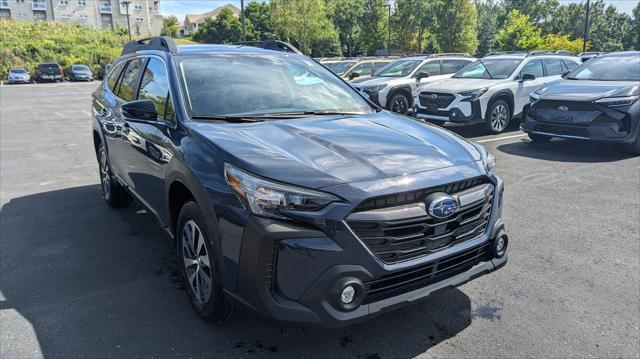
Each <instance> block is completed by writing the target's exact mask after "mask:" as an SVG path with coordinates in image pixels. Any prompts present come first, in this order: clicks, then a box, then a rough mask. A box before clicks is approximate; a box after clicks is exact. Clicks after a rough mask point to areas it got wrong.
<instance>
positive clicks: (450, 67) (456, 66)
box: [442, 60, 461, 75]
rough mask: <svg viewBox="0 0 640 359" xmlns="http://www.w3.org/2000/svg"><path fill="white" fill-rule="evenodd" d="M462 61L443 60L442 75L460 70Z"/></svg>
mask: <svg viewBox="0 0 640 359" xmlns="http://www.w3.org/2000/svg"><path fill="white" fill-rule="evenodd" d="M460 69H461V67H460V61H458V60H442V74H443V75H444V74H453V73H456V72H458V70H460Z"/></svg>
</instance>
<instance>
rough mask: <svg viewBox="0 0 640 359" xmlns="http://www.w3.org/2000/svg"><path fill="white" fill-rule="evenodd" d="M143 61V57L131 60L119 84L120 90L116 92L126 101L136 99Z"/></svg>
mask: <svg viewBox="0 0 640 359" xmlns="http://www.w3.org/2000/svg"><path fill="white" fill-rule="evenodd" d="M143 63H144V61H143V60H142V59H133V60H131V61H129V63H128V64H127V68H126V69H125V70H124V74H123V75H122V80H120V85H119V86H118V92H117V93H116V95H117V96H118V97H120V98H121V99H123V100H125V101H133V100H134V99H135V95H136V90H137V88H138V79H139V78H140V72H141V70H142V65H143Z"/></svg>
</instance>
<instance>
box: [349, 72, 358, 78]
mask: <svg viewBox="0 0 640 359" xmlns="http://www.w3.org/2000/svg"><path fill="white" fill-rule="evenodd" d="M356 77H360V74H359V73H357V72H352V73H350V74H349V80H353V79H355V78H356Z"/></svg>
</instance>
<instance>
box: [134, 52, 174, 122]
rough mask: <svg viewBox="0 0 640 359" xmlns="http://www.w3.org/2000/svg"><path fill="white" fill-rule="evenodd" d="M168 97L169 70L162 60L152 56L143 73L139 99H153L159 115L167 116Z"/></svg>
mask: <svg viewBox="0 0 640 359" xmlns="http://www.w3.org/2000/svg"><path fill="white" fill-rule="evenodd" d="M168 98H169V80H168V78H167V70H166V68H165V66H164V63H163V62H162V61H160V60H158V59H154V58H152V59H150V60H149V63H148V64H147V68H146V69H145V70H144V74H143V75H142V82H141V83H140V92H139V93H138V99H139V100H151V101H153V102H154V103H155V104H156V110H157V111H158V116H159V117H161V118H165V109H166V106H167V99H168ZM171 112H173V111H171ZM169 119H170V118H169Z"/></svg>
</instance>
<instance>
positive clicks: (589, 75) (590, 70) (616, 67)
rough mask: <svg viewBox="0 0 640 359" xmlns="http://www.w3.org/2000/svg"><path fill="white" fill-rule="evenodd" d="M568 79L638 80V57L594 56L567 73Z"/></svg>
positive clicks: (639, 79)
mask: <svg viewBox="0 0 640 359" xmlns="http://www.w3.org/2000/svg"><path fill="white" fill-rule="evenodd" d="M566 78H568V79H570V80H592V81H640V57H639V56H637V55H629V56H604V57H595V58H593V59H591V60H589V61H587V62H585V63H584V64H582V65H580V67H578V68H577V69H575V70H573V71H572V72H571V73H569V74H568V75H567V77H566Z"/></svg>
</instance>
